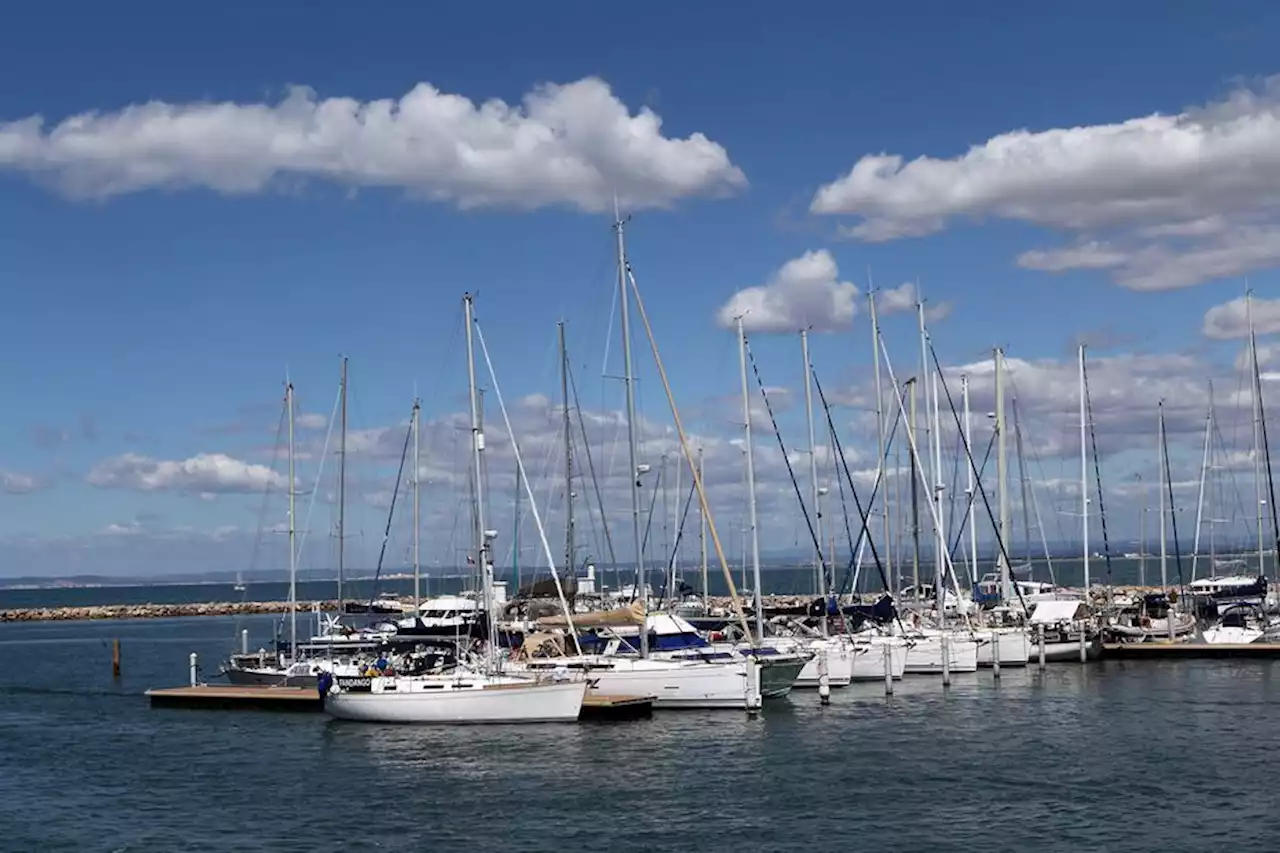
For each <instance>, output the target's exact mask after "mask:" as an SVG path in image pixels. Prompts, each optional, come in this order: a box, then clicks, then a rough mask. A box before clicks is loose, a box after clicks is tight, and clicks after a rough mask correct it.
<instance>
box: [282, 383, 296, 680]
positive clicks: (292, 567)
mask: <svg viewBox="0 0 1280 853" xmlns="http://www.w3.org/2000/svg"><path fill="white" fill-rule="evenodd" d="M284 405H285V408H286V409H288V410H289V659H290V660H294V661H296V660H297V659H298V551H297V547H296V544H295V543H296V542H297V535H298V532H297V524H296V523H295V519H296V518H297V513H296V511H295V510H296V506H295V501H296V489H295V488H294V482H293V476H294V471H293V466H294V448H293V383H292V382H290V383H288V384H287V385H285V389H284Z"/></svg>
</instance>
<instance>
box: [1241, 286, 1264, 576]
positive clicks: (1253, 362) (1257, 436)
mask: <svg viewBox="0 0 1280 853" xmlns="http://www.w3.org/2000/svg"><path fill="white" fill-rule="evenodd" d="M1244 316H1245V320H1246V322H1247V324H1248V326H1249V367H1250V370H1251V372H1252V373H1253V376H1252V377H1251V378H1252V382H1251V383H1250V388H1251V389H1252V393H1251V394H1250V395H1249V396H1250V397H1252V398H1253V484H1254V486H1253V487H1254V491H1255V493H1256V494H1257V500H1256V503H1257V505H1258V574H1259V575H1261V576H1263V577H1265V576H1266V574H1267V563H1266V558H1267V539H1266V534H1265V533H1264V531H1263V522H1262V516H1263V512H1262V508H1263V507H1264V506H1266V502H1265V501H1264V499H1263V497H1262V382H1261V381H1260V380H1259V373H1258V339H1257V337H1255V336H1254V333H1253V291H1246V292H1245V295H1244Z"/></svg>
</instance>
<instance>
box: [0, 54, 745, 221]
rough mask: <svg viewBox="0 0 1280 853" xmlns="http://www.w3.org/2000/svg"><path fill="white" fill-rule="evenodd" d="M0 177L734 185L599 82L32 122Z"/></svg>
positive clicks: (717, 161) (527, 192)
mask: <svg viewBox="0 0 1280 853" xmlns="http://www.w3.org/2000/svg"><path fill="white" fill-rule="evenodd" d="M0 168H4V169H10V170H15V171H21V172H27V173H30V174H33V175H36V176H38V177H41V178H44V179H46V180H49V181H52V182H53V183H54V184H55V185H56V186H58V187H59V188H60V189H61V190H62V191H64V192H65V193H67V194H69V195H72V196H78V197H91V198H106V197H110V196H114V195H120V194H123V193H131V192H139V191H143V190H151V189H166V190H173V189H185V188H189V187H202V188H207V189H211V190H214V191H216V192H220V193H225V194H228V195H235V194H245V193H256V192H261V191H264V190H266V189H268V188H270V187H272V186H273V185H275V184H277V183H279V182H280V181H282V180H288V179H297V178H315V179H321V180H326V181H331V182H333V183H337V184H340V185H343V186H348V187H391V188H398V189H404V190H407V191H410V192H411V193H414V194H417V195H422V196H425V197H428V198H431V199H434V200H439V201H450V202H453V203H456V204H457V205H458V206H460V207H463V208H476V207H491V206H502V207H514V208H521V209H533V208H538V207H544V206H547V205H567V206H570V207H575V208H578V209H581V210H586V211H600V210H604V209H606V208H607V207H609V206H610V205H611V204H612V203H613V197H614V194H615V193H616V194H617V196H618V198H619V200H620V201H621V202H622V203H623V204H625V205H626V206H627V207H629V208H639V207H664V206H667V205H670V204H672V203H673V202H675V201H676V200H678V199H680V198H683V197H687V196H706V195H722V194H726V193H729V192H733V191H735V190H738V189H740V188H741V187H743V186H745V184H746V178H745V177H744V176H743V174H742V172H741V171H740V170H739V169H738V168H737V167H736V166H735V165H733V163H732V162H731V161H730V160H729V156H728V154H727V153H726V151H725V149H724V148H723V147H722V146H721V145H719V144H717V143H715V142H713V141H711V140H710V139H708V138H707V137H706V136H705V135H703V134H702V133H692V134H690V135H689V136H687V137H684V138H671V137H668V136H664V135H663V132H662V119H661V118H660V117H659V116H658V115H657V114H655V113H654V112H653V111H652V110H650V109H648V108H642V109H640V110H639V111H638V112H636V113H634V114H633V113H632V112H631V111H630V110H629V109H628V107H627V106H626V105H625V104H623V103H622V102H621V101H620V100H619V99H618V98H617V96H615V95H614V93H613V92H612V90H611V89H610V88H609V86H608V84H606V83H605V82H604V81H603V80H600V79H598V78H595V77H587V78H584V79H582V80H578V81H576V82H573V83H567V84H563V85H559V84H545V85H540V86H537V87H535V88H534V89H533V90H532V91H530V92H529V93H528V94H526V95H525V96H524V98H523V101H522V102H521V103H520V104H518V105H511V104H507V103H505V102H503V101H501V100H496V99H494V100H489V101H485V102H483V103H476V102H473V101H471V100H470V99H468V98H466V97H464V96H462V95H456V94H448V93H445V92H441V91H440V90H439V89H437V88H435V87H434V86H432V85H430V84H428V83H419V84H418V85H416V86H414V87H413V89H411V90H410V91H409V92H408V93H407V94H405V95H404V96H403V97H401V98H399V99H398V100H393V99H381V100H373V101H367V102H362V101H358V100H355V99H353V98H343V97H329V98H323V99H321V98H318V97H317V95H316V93H315V92H313V91H312V90H310V89H308V88H305V87H292V88H290V89H289V90H288V93H287V95H286V96H285V97H284V98H283V99H282V100H280V101H279V102H278V103H234V102H221V103H213V102H192V103H166V102H163V101H149V102H147V103H140V104H132V105H129V106H126V107H123V108H122V109H118V110H115V111H108V112H96V111H95V112H86V113H81V114H79V115H74V116H70V117H68V118H65V119H63V120H62V121H60V122H58V123H57V124H54V125H52V126H47V125H46V122H45V120H44V118H43V117H42V116H30V117H27V118H23V119H20V120H16V121H10V122H5V123H0Z"/></svg>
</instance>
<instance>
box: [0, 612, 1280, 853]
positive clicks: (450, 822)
mask: <svg viewBox="0 0 1280 853" xmlns="http://www.w3.org/2000/svg"><path fill="white" fill-rule="evenodd" d="M247 624H248V625H249V627H250V628H251V630H252V631H253V632H254V642H255V643H257V642H259V641H260V640H265V639H266V638H267V637H268V636H269V634H270V630H271V625H272V619H271V618H270V617H260V618H255V619H252V620H248V622H247ZM236 625H237V623H236V622H235V620H232V619H229V618H227V619H224V618H208V619H181V620H156V621H139V622H115V623H44V624H7V625H0V849H2V850H13V851H27V850H40V851H61V850H77V851H80V850H86V851H269V850H270V851H293V850H296V851H305V853H321V851H339V850H341V851H349V850H360V849H369V850H397V851H404V850H408V849H417V850H517V851H572V850H606V849H607V850H619V851H631V850H635V851H642V850H673V851H692V850H699V851H721V850H723V851H742V850H806V851H823V850H836V849H844V850H886V851H888V850H963V851H973V850H983V851H1002V850H1025V851H1093V850H1108V851H1111V850H1115V851H1126V853H1130V851H1132V853H1139V851H1161V853H1176V851H1206V850H1221V849H1231V850H1233V851H1253V850H1257V851H1265V850H1275V849H1276V843H1275V841H1274V839H1275V837H1276V833H1277V832H1278V831H1280V809H1277V807H1276V802H1277V801H1276V798H1275V795H1274V793H1273V792H1274V790H1275V785H1274V780H1275V778H1276V759H1275V757H1274V753H1275V751H1274V749H1272V744H1273V743H1274V719H1275V709H1276V707H1277V705H1276V703H1277V702H1278V701H1280V665H1278V664H1271V663H1265V662H1261V663H1258V662H1248V663H1225V662H1203V663H1200V662H1184V663H1166V664H1147V663H1119V662H1112V663H1104V664H1099V665H1094V666H1090V667H1080V666H1077V665H1067V664H1064V665H1059V666H1057V667H1051V668H1050V669H1049V670H1048V671H1047V672H1046V673H1044V674H1040V673H1037V672H1035V671H1034V668H1033V669H1029V670H1025V671H1011V670H1006V671H1005V673H1004V678H1003V680H1002V681H1001V683H1000V684H999V685H998V686H997V685H996V684H994V682H993V679H992V677H991V674H990V673H981V674H978V675H969V676H961V677H957V678H956V681H955V683H954V685H953V686H952V688H951V689H950V690H949V691H947V692H944V691H943V690H942V688H941V687H940V685H939V684H938V682H937V681H936V680H935V679H932V678H922V679H909V680H907V681H905V682H903V683H902V684H901V685H900V687H899V689H898V692H897V695H895V696H894V697H892V698H886V697H885V696H884V695H883V689H882V687H881V686H880V685H874V684H872V685H867V686H859V687H853V688H848V689H845V690H838V691H836V692H835V693H834V695H833V702H832V705H831V706H830V707H829V708H825V709H823V708H820V707H819V706H818V703H817V699H816V696H814V695H813V694H812V693H808V694H799V695H796V696H794V697H792V698H790V699H787V700H782V701H780V702H777V703H772V704H769V705H767V706H766V709H765V713H764V715H763V717H762V718H760V719H758V720H754V721H753V720H748V719H747V718H746V717H745V715H741V714H738V713H733V712H727V713H719V712H690V713H683V714H681V713H676V714H671V713H668V714H658V715H657V716H655V717H654V718H653V719H652V720H648V721H638V722H634V723H626V724H613V725H606V724H590V725H568V726H564V725H560V726H534V727H483V728H481V727H477V728H465V729H448V728H441V729H431V728H412V727H386V726H376V725H361V724H358V723H340V722H336V721H330V720H328V719H326V718H325V717H324V716H323V715H319V714H317V715H314V716H313V715H308V714H303V715H288V714H281V715H276V714H263V713H253V712H219V711H183V710H151V709H150V708H149V707H148V705H147V701H146V699H145V698H144V697H143V696H142V692H143V691H144V690H145V689H146V688H148V687H152V686H165V685H168V686H172V685H176V684H182V683H184V682H185V681H186V679H187V655H188V654H189V653H190V652H192V651H195V652H198V653H199V655H200V658H201V661H202V662H203V663H204V665H205V666H206V668H208V669H213V666H214V663H215V661H216V660H217V659H218V657H219V656H221V655H222V654H223V653H225V651H226V649H227V648H228V647H229V645H230V644H231V643H232V639H233V637H234V633H235V630H236ZM115 637H119V638H120V639H121V641H122V650H123V677H122V678H121V679H120V680H119V681H118V682H116V681H113V679H112V677H111V672H110V659H111V649H110V640H111V639H112V638H115Z"/></svg>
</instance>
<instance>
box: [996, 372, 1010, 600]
mask: <svg viewBox="0 0 1280 853" xmlns="http://www.w3.org/2000/svg"><path fill="white" fill-rule="evenodd" d="M995 370H996V494H997V496H998V497H999V500H1000V542H999V545H998V547H997V548H996V562H997V564H998V565H999V568H1000V602H1001V603H1002V604H1008V603H1009V601H1010V600H1012V598H1013V588H1012V585H1011V584H1010V582H1009V560H1008V558H1007V555H1008V553H1009V528H1010V526H1011V524H1010V522H1009V460H1008V449H1007V448H1006V446H1005V444H1006V442H1005V432H1006V430H1005V418H1004V350H1002V349H1000V348H999V347H996V350H995Z"/></svg>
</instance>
